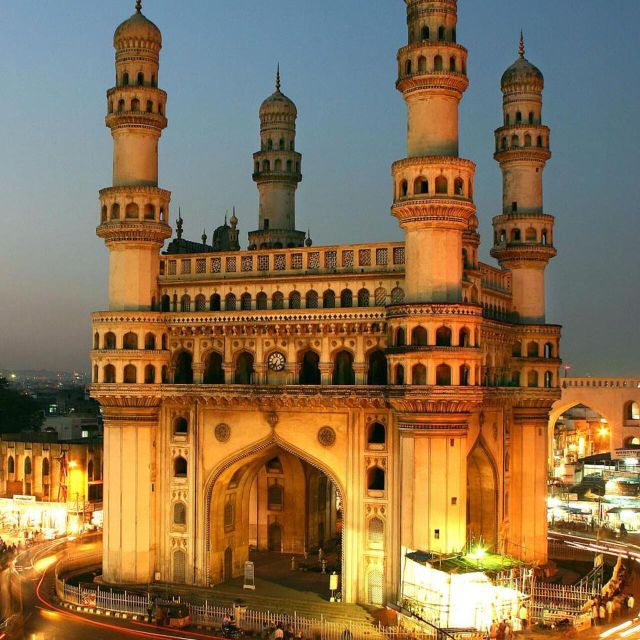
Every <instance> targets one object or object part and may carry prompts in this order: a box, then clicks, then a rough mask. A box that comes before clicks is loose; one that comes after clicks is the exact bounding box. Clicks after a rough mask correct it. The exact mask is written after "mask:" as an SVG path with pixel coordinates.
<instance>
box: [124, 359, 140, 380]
mask: <svg viewBox="0 0 640 640" xmlns="http://www.w3.org/2000/svg"><path fill="white" fill-rule="evenodd" d="M137 381H138V372H137V370H136V367H135V365H133V364H128V365H127V366H126V367H125V368H124V380H123V382H124V383H125V384H136V382H137Z"/></svg>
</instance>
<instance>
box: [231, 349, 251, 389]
mask: <svg viewBox="0 0 640 640" xmlns="http://www.w3.org/2000/svg"><path fill="white" fill-rule="evenodd" d="M254 373H255V370H254V368H253V355H252V354H250V353H249V352H247V351H243V352H242V353H241V354H240V355H239V356H238V357H237V359H236V368H235V374H234V382H235V384H253V382H254V380H253V378H254Z"/></svg>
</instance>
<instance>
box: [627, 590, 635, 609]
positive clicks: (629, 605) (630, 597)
mask: <svg viewBox="0 0 640 640" xmlns="http://www.w3.org/2000/svg"><path fill="white" fill-rule="evenodd" d="M635 604H636V601H635V599H634V597H633V595H632V594H629V595H628V596H627V611H628V612H629V613H631V612H632V611H633V607H634V606H635Z"/></svg>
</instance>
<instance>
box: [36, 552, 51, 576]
mask: <svg viewBox="0 0 640 640" xmlns="http://www.w3.org/2000/svg"><path fill="white" fill-rule="evenodd" d="M55 561H56V557H55V556H47V557H46V558H41V559H40V560H38V561H37V562H36V563H35V564H34V565H33V568H34V569H35V570H36V571H37V572H38V573H43V572H44V571H46V570H47V569H48V568H49V567H50V566H51V565H52V564H54V563H55Z"/></svg>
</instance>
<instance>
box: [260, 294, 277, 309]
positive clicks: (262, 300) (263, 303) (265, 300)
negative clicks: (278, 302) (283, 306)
mask: <svg viewBox="0 0 640 640" xmlns="http://www.w3.org/2000/svg"><path fill="white" fill-rule="evenodd" d="M267 303H268V298H267V294H266V293H265V292H264V291H260V293H258V294H257V295H256V309H257V310H258V311H264V310H265V309H266V308H267ZM273 308H274V309H275V308H276V307H275V306H274V307H273Z"/></svg>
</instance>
